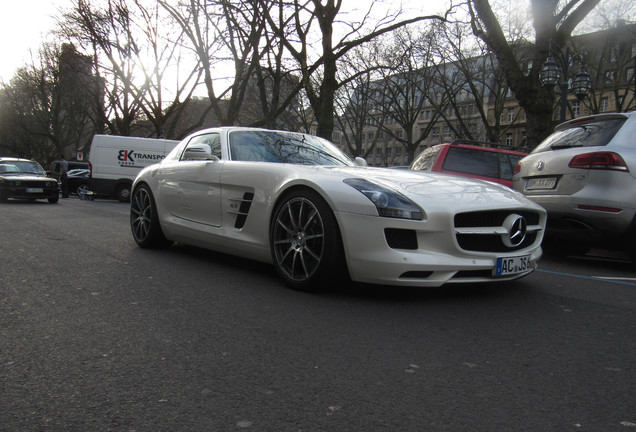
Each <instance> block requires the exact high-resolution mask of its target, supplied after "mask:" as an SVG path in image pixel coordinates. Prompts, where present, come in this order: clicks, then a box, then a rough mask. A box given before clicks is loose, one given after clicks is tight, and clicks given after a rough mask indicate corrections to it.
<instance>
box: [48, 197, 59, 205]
mask: <svg viewBox="0 0 636 432" xmlns="http://www.w3.org/2000/svg"><path fill="white" fill-rule="evenodd" d="M48 200H49V203H51V204H55V203H57V202H58V201H59V200H60V196H59V195H57V196H54V197H50V198H48Z"/></svg>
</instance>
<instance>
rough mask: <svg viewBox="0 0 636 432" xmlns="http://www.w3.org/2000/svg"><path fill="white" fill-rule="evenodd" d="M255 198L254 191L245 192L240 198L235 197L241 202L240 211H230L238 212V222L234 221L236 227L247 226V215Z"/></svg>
mask: <svg viewBox="0 0 636 432" xmlns="http://www.w3.org/2000/svg"><path fill="white" fill-rule="evenodd" d="M253 200H254V194H253V193H252V192H245V193H244V194H243V198H242V199H240V200H237V199H234V200H232V201H235V202H237V203H239V205H238V211H230V213H234V214H236V222H235V223H234V228H236V229H241V228H243V226H245V221H246V220H247V215H248V214H249V212H250V207H251V206H252V201H253Z"/></svg>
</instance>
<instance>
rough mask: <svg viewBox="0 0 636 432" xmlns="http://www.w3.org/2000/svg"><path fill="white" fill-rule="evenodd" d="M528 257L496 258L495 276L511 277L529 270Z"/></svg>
mask: <svg viewBox="0 0 636 432" xmlns="http://www.w3.org/2000/svg"><path fill="white" fill-rule="evenodd" d="M530 268H531V263H530V255H523V256H518V257H509V258H497V267H496V268H495V271H494V273H495V275H496V276H505V275H512V274H517V273H523V272H525V271H528V270H530Z"/></svg>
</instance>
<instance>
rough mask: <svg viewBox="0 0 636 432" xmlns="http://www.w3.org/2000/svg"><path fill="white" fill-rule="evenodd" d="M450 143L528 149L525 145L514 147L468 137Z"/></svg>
mask: <svg viewBox="0 0 636 432" xmlns="http://www.w3.org/2000/svg"><path fill="white" fill-rule="evenodd" d="M451 144H467V145H474V146H478V147H492V148H500V149H507V150H516V151H523V152H528V151H529V149H527V148H526V147H514V146H509V145H505V144H497V143H491V142H487V141H477V140H469V139H456V140H453V142H451Z"/></svg>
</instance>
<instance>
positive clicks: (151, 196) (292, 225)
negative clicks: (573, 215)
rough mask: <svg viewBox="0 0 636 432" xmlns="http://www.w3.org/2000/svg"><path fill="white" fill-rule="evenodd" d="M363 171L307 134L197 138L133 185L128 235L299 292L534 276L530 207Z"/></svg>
mask: <svg viewBox="0 0 636 432" xmlns="http://www.w3.org/2000/svg"><path fill="white" fill-rule="evenodd" d="M364 165H366V163H364V161H363V160H356V161H355V162H354V161H352V160H351V159H349V158H348V157H347V156H346V155H344V154H343V153H342V152H341V151H340V150H338V149H337V148H336V147H335V146H334V145H333V144H331V143H329V142H328V141H326V140H323V139H321V138H317V137H315V136H310V135H305V134H300V133H292V132H282V131H272V130H264V129H252V128H238V127H232V128H217V129H207V130H203V131H199V132H196V133H194V134H192V135H190V136H189V137H187V138H186V139H184V140H183V141H182V142H181V143H180V144H179V145H177V146H176V147H175V148H174V150H173V151H172V152H170V153H169V154H168V155H167V156H166V158H165V159H164V160H163V161H162V162H160V163H158V164H155V165H151V166H149V167H147V168H146V169H144V170H143V171H142V172H141V173H140V174H139V176H138V177H137V179H136V180H135V183H134V184H133V189H132V203H131V212H130V223H131V227H132V233H133V237H134V239H135V241H136V242H137V244H138V245H139V246H141V247H158V246H166V245H170V244H171V243H172V242H174V241H177V242H182V243H186V244H191V245H195V246H200V247H204V248H208V249H212V250H216V251H220V252H226V253H229V254H234V255H238V256H241V257H245V258H249V259H254V260H259V261H263V262H269V263H273V264H274V266H275V267H276V270H277V272H278V273H279V275H280V276H281V277H282V278H283V279H284V280H285V281H286V282H287V284H289V285H290V286H291V287H293V288H296V289H301V290H311V289H317V288H320V287H321V286H322V285H323V284H325V283H328V282H331V281H334V280H335V281H337V280H341V279H339V278H342V277H345V278H346V277H350V278H351V279H352V280H354V281H359V282H365V283H375V284H389V285H405V286H440V285H442V284H444V283H451V282H453V283H458V282H463V283H467V282H487V281H502V280H511V279H515V278H518V277H521V276H524V275H527V274H528V273H530V272H532V271H533V270H534V268H535V266H536V261H537V260H538V259H539V257H540V256H541V247H540V244H541V240H542V238H543V232H544V228H545V220H546V213H545V211H544V210H543V209H542V208H541V207H540V206H538V205H536V204H534V203H532V202H531V201H529V200H527V199H526V198H524V197H523V196H522V195H520V194H518V193H517V192H514V191H512V190H511V189H509V188H506V187H503V186H499V185H495V184H493V183H489V182H484V181H479V180H472V179H466V178H460V177H454V176H448V175H444V174H435V173H423V172H414V171H409V170H390V169H386V168H371V167H367V166H364Z"/></svg>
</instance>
